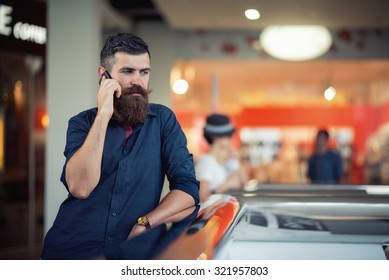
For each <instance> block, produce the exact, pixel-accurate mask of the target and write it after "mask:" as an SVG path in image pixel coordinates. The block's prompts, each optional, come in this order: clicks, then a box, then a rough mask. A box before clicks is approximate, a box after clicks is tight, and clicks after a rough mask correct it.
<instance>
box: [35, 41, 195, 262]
mask: <svg viewBox="0 0 389 280" xmlns="http://www.w3.org/2000/svg"><path fill="white" fill-rule="evenodd" d="M100 59H101V66H100V67H99V69H98V74H99V77H100V87H99V90H98V93H97V108H93V109H89V110H86V111H84V112H81V113H79V114H78V115H76V116H74V117H72V118H71V119H70V121H69V126H68V131H67V139H66V147H65V151H64V155H65V157H66V161H65V164H64V167H63V171H62V175H61V181H62V183H63V184H64V186H65V187H66V189H67V190H68V192H69V195H68V198H67V199H66V200H65V201H64V202H63V203H62V204H61V206H60V209H59V212H58V214H57V217H56V219H55V221H54V224H53V226H52V227H51V229H50V230H49V231H48V233H47V234H46V236H45V241H44V245H43V250H42V254H41V258H42V259H93V258H96V257H101V256H103V257H104V258H107V259H125V258H137V259H147V258H152V257H153V256H154V255H155V254H156V253H157V251H158V250H157V249H159V250H161V248H163V245H166V244H167V242H166V240H168V241H169V240H170V241H171V240H172V236H177V235H178V234H179V233H180V232H182V231H183V230H184V228H185V226H186V225H188V223H190V222H191V221H192V220H193V219H194V218H195V216H196V214H197V211H198V203H199V182H198V181H197V180H196V178H195V172H194V164H193V158H192V155H191V154H190V153H189V151H188V149H187V142H186V138H185V135H184V133H183V131H182V129H181V127H180V125H179V123H178V121H177V119H176V117H175V115H174V113H173V112H172V111H171V110H170V109H168V108H167V107H164V106H162V105H159V104H149V101H148V100H149V99H148V96H149V93H150V91H149V89H148V83H149V78H150V70H151V68H150V60H151V59H150V52H149V48H148V45H147V44H146V43H145V42H144V41H143V40H142V39H141V38H139V37H137V36H135V35H133V34H129V33H120V34H117V35H115V36H111V37H108V38H107V40H106V42H105V45H104V47H103V49H102V51H101V55H100ZM165 176H166V177H167V179H168V181H169V189H170V191H169V193H168V194H167V195H166V196H165V198H164V199H163V200H162V201H161V200H160V197H161V192H162V187H163V183H164V179H165ZM166 223H173V226H172V228H171V229H170V230H169V231H167V230H166V226H165V225H166ZM177 225H179V226H177ZM171 232H174V234H173V235H172V234H171ZM169 233H170V235H169Z"/></svg>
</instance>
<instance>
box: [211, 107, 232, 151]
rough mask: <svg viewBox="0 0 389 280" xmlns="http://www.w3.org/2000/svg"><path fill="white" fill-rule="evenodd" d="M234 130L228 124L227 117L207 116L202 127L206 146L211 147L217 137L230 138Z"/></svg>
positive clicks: (220, 115)
mask: <svg viewBox="0 0 389 280" xmlns="http://www.w3.org/2000/svg"><path fill="white" fill-rule="evenodd" d="M234 132H235V128H234V127H233V126H232V124H231V122H230V118H229V117H228V116H227V115H222V114H211V115H208V116H207V121H206V124H205V127H204V138H205V140H207V142H208V144H210V145H212V144H213V142H214V140H215V138H217V137H224V136H227V137H232V134H234Z"/></svg>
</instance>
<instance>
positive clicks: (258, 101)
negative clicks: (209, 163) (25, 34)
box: [107, 0, 389, 112]
mask: <svg viewBox="0 0 389 280" xmlns="http://www.w3.org/2000/svg"><path fill="white" fill-rule="evenodd" d="M107 1H109V2H110V4H111V5H112V7H114V8H115V9H116V10H117V11H118V12H119V13H120V14H121V15H122V16H123V17H125V18H127V19H128V20H130V21H131V22H132V23H136V22H139V21H148V20H153V21H155V20H158V21H163V22H165V23H166V24H167V25H168V26H169V27H170V28H172V29H174V30H181V29H192V30H216V29H217V30H221V29H223V30H250V29H251V30H253V29H261V28H263V27H265V26H267V25H274V24H299V25H300V24H301V25H303V24H319V25H324V26H327V27H330V28H345V27H347V28H353V27H355V28H383V29H387V28H388V27H389V1H388V0H369V1H366V0H338V1H328V0H314V1H313V0H277V1H275V0H263V1H258V0H239V1H236V0H234V1H232V0H231V1H230V0H212V1H210V0H132V1H122V0H107ZM247 8H256V9H258V10H259V12H260V13H261V17H260V19H259V20H256V21H249V20H247V19H246V18H245V17H244V10H245V9H247ZM182 63H183V62H182V61H177V62H176V67H180V68H182ZM185 67H187V68H191V71H192V72H193V73H194V74H195V75H194V76H193V77H192V80H191V81H189V82H190V90H189V92H188V94H186V95H183V96H174V99H175V104H178V105H179V106H177V108H180V109H181V110H182V111H190V110H197V111H199V110H200V111H201V110H203V111H204V110H205V111H207V110H208V111H209V110H210V107H211V104H210V100H211V90H212V84H211V79H212V76H214V77H215V76H217V77H218V82H219V84H220V86H219V90H220V97H219V100H220V107H221V110H224V111H231V112H233V111H237V110H239V109H240V108H241V107H244V106H266V105H269V104H271V105H276V104H279V105H288V106H294V105H302V104H317V103H318V102H319V103H320V102H321V103H322V104H325V102H326V101H325V100H323V97H322V93H323V90H324V88H325V86H327V85H328V84H329V82H330V81H331V83H333V84H334V85H335V86H336V87H337V90H338V93H339V94H338V95H337V97H336V99H335V100H334V103H333V104H340V105H341V104H346V103H347V104H348V103H362V102H367V103H377V102H379V99H380V97H379V94H378V97H377V90H374V89H373V88H374V85H376V84H377V83H381V82H382V81H386V82H387V81H389V62H388V61H377V60H376V61H370V60H359V61H320V60H314V61H309V62H301V63H296V62H282V61H277V60H269V61H263V60H262V61H256V60H251V61H209V60H208V61H186V62H185ZM236 69H239V70H236ZM388 90H389V89H388ZM207 104H208V105H207ZM327 104H328V102H327Z"/></svg>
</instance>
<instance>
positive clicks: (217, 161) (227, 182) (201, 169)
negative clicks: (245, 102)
mask: <svg viewBox="0 0 389 280" xmlns="http://www.w3.org/2000/svg"><path fill="white" fill-rule="evenodd" d="M234 132H235V128H234V127H233V126H232V124H231V123H230V120H229V118H228V117H227V116H226V115H222V114H211V115H209V116H208V117H207V121H206V125H205V127H204V138H205V140H206V141H207V143H208V144H209V150H208V152H207V153H205V154H203V155H202V156H201V157H200V158H199V159H198V161H197V163H196V168H195V169H196V177H197V179H198V180H199V181H200V201H202V202H204V201H205V200H206V199H207V198H208V197H209V196H210V195H211V194H216V193H224V192H227V191H228V190H232V189H240V188H242V187H244V185H245V184H246V182H247V176H246V175H245V173H244V172H243V171H242V170H241V168H240V163H239V159H238V157H237V156H236V155H235V154H234V151H233V149H232V135H233V134H234Z"/></svg>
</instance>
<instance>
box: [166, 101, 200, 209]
mask: <svg viewBox="0 0 389 280" xmlns="http://www.w3.org/2000/svg"><path fill="white" fill-rule="evenodd" d="M163 110H165V112H164V113H163V114H162V115H163V116H164V117H163V119H162V125H163V129H162V139H163V140H162V160H163V166H164V169H165V173H166V175H167V178H168V180H169V188H170V190H174V189H175V190H181V191H183V192H185V193H187V194H189V195H191V196H192V197H193V199H194V200H195V202H196V204H198V203H199V200H200V199H199V182H198V181H197V179H196V175H195V169H194V162H193V156H192V155H191V154H190V153H189V151H188V148H187V140H186V137H185V134H184V132H183V131H182V129H181V126H180V124H179V123H178V121H177V118H176V116H175V115H174V113H173V112H172V111H171V110H170V109H168V108H167V107H163Z"/></svg>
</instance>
